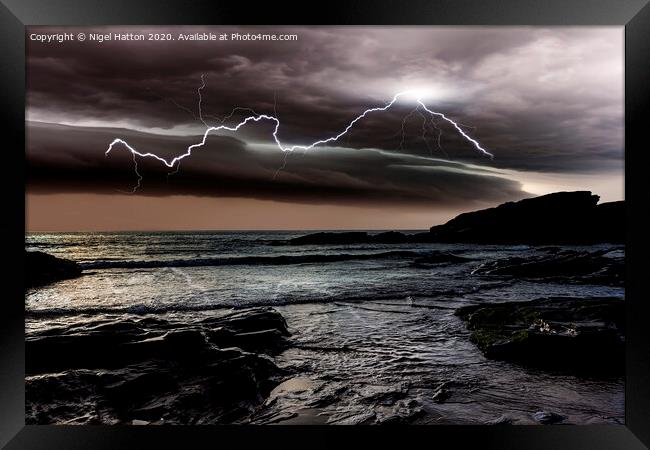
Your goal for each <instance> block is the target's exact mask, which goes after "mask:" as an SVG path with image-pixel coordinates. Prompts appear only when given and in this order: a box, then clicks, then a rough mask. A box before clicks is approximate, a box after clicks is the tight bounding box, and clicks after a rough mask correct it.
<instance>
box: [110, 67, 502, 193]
mask: <svg viewBox="0 0 650 450" xmlns="http://www.w3.org/2000/svg"><path fill="white" fill-rule="evenodd" d="M201 82H202V84H201V86H200V87H199V88H198V90H197V92H198V95H199V119H200V120H201V122H202V123H203V124H204V125H205V126H206V130H205V132H204V133H203V137H202V139H201V141H200V142H197V143H195V144H192V145H190V146H188V147H187V149H186V150H185V152H184V153H182V154H181V155H178V156H176V157H174V158H172V159H169V160H168V159H165V158H163V157H161V156H158V155H156V154H155V153H151V152H140V151H138V150H136V149H135V148H133V147H132V146H131V145H130V144H129V143H128V142H126V141H125V140H123V139H120V138H115V139H114V140H113V141H112V142H111V143H110V145H109V146H108V149H107V150H106V152H105V155H106V156H107V157H108V156H109V154H110V153H111V151H112V150H113V148H115V146H116V145H122V146H124V147H125V148H126V149H128V150H129V151H130V152H131V154H132V155H133V160H134V161H135V163H136V174H137V175H138V185H137V186H136V187H135V188H134V190H133V192H135V191H136V190H137V189H138V187H139V186H140V181H141V180H142V176H141V175H140V173H138V172H137V161H136V156H139V157H141V158H152V159H155V160H157V161H159V162H161V163H162V164H164V165H165V166H167V167H169V168H172V169H173V168H174V165H175V164H176V163H179V162H180V161H182V160H183V159H185V158H187V157H189V156H191V155H192V151H193V150H194V149H197V148H201V147H203V146H204V145H205V143H206V141H207V139H208V136H209V135H210V133H212V132H217V131H230V132H237V131H239V129H240V128H242V127H244V126H245V125H247V124H249V123H257V122H261V121H269V122H273V123H274V124H275V127H274V128H273V133H272V134H271V135H272V137H273V140H274V141H275V143H276V145H277V147H278V148H279V149H280V150H281V151H283V152H293V151H295V150H304V151H307V150H311V149H313V148H314V147H316V146H319V145H323V144H329V143H332V142H336V141H338V140H339V139H340V138H341V137H343V136H345V135H346V134H347V133H348V132H349V131H350V129H352V127H354V125H355V124H356V123H357V122H359V121H360V120H362V119H364V118H365V117H366V116H367V115H368V114H372V113H376V112H382V111H387V110H388V109H390V108H391V107H392V106H393V105H394V104H395V103H397V101H398V100H399V99H400V98H401V97H404V96H406V95H408V94H412V93H413V91H403V92H399V93H397V94H395V96H393V98H392V99H391V100H390V101H389V102H388V103H386V104H385V105H384V106H376V107H372V108H368V109H366V110H365V111H363V112H362V113H361V114H359V115H358V116H357V117H355V118H354V119H352V120H351V121H350V122H349V123H348V125H347V126H346V127H345V128H344V129H343V131H341V132H339V133H338V134H336V135H334V136H331V137H328V138H326V139H320V140H317V141H315V142H312V143H311V144H307V145H298V144H294V145H284V144H283V143H282V142H281V141H280V138H279V137H278V131H279V129H280V120H279V119H278V118H277V117H275V116H271V115H268V114H255V113H253V115H250V116H247V117H245V118H244V119H243V120H242V121H240V122H239V123H238V124H236V125H233V126H229V125H224V124H221V125H217V126H215V125H208V123H206V122H205V120H204V118H203V112H202V109H201V108H202V106H201V103H202V96H201V91H202V90H203V89H204V88H205V77H204V76H201ZM416 103H417V104H418V105H419V106H421V107H422V109H423V110H424V111H426V112H427V113H429V114H430V115H431V116H436V117H439V118H441V119H443V120H445V121H446V122H448V123H450V124H451V125H452V126H453V127H454V128H455V129H456V130H457V131H458V133H460V135H461V136H463V137H464V138H465V139H466V140H467V141H469V142H470V143H471V144H472V145H473V146H474V147H475V148H476V150H478V151H479V152H480V153H481V154H483V155H485V156H489V157H490V158H494V155H493V154H492V153H490V152H488V151H487V150H485V149H484V148H483V147H482V146H481V144H480V143H479V142H478V141H476V140H475V139H473V138H472V137H470V136H469V135H467V133H465V132H464V131H463V129H462V128H460V126H459V125H458V124H457V123H456V122H454V121H453V120H452V119H450V118H449V117H447V116H446V115H445V114H443V113H441V112H437V111H433V110H431V109H429V108H428V107H427V106H426V104H425V103H424V102H423V101H422V99H421V98H419V97H418V98H417V99H416ZM233 113H234V111H233ZM231 115H232V113H231ZM224 120H225V118H224ZM176 171H178V169H176Z"/></svg>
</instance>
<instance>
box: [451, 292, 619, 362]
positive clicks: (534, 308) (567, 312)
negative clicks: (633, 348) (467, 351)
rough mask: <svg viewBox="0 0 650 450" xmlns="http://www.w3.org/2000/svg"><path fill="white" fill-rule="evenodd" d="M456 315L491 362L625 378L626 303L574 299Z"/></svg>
mask: <svg viewBox="0 0 650 450" xmlns="http://www.w3.org/2000/svg"><path fill="white" fill-rule="evenodd" d="M456 315H458V316H459V317H461V319H463V320H464V321H466V322H467V327H468V329H470V330H472V334H471V336H470V339H471V340H472V342H474V343H475V344H476V345H477V346H478V347H479V348H480V349H481V350H482V351H483V353H484V354H485V356H486V357H488V358H491V359H497V360H505V361H513V362H517V363H520V364H524V365H528V366H534V367H540V368H546V369H553V370H561V371H570V372H573V373H586V374H594V375H595V374H606V373H622V371H623V369H624V356H625V352H624V349H625V343H624V324H625V308H624V301H623V300H622V299H620V298H609V297H605V298H587V299H577V298H570V297H568V298H567V297H559V298H547V299H538V300H533V301H528V302H509V303H495V304H488V305H472V306H466V307H463V308H459V309H458V310H456Z"/></svg>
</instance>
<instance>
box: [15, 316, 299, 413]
mask: <svg viewBox="0 0 650 450" xmlns="http://www.w3.org/2000/svg"><path fill="white" fill-rule="evenodd" d="M214 327H217V328H218V329H220V330H228V332H229V333H231V334H230V335H229V340H228V341H227V342H220V341H219V339H213V336H212V335H211V333H213V332H214V331H215V328H214ZM288 334H289V332H288V330H287V328H286V323H285V322H284V319H283V318H282V316H281V315H279V313H277V312H276V311H275V310H272V309H270V308H259V309H251V310H246V311H239V312H236V313H233V314H230V315H227V316H224V317H219V318H214V319H205V320H201V321H196V322H192V323H173V322H168V321H165V320H161V319H157V320H144V319H143V320H122V321H106V320H104V321H99V323H86V324H84V325H73V326H69V327H61V328H60V329H58V330H50V331H48V332H47V333H40V334H39V333H36V334H35V335H33V336H30V337H29V338H28V339H27V340H26V369H27V373H28V376H27V377H26V397H27V403H26V407H27V420H28V423H33V424H45V423H64V422H70V421H72V422H70V423H88V424H89V423H103V424H108V423H111V424H112V423H132V422H133V421H134V420H139V421H148V422H151V423H169V424H175V423H178V424H200V423H231V422H233V421H236V420H240V419H241V418H242V417H245V416H246V415H248V414H251V413H252V412H253V411H254V410H255V409H256V408H257V407H258V406H259V405H261V404H262V403H263V402H264V399H265V398H267V397H268V395H269V394H270V392H271V390H272V389H273V388H274V387H275V386H277V385H278V384H280V383H281V382H282V381H283V380H284V379H285V378H287V376H288V372H287V371H286V370H283V369H280V368H278V367H277V366H276V365H275V363H274V362H273V360H272V359H271V358H270V357H269V356H267V355H265V354H264V353H265V350H264V349H265V348H267V347H269V346H271V347H274V348H278V346H280V344H279V343H275V344H273V343H272V341H273V340H274V339H278V340H282V345H287V343H288V341H286V336H287V335H288ZM233 342H240V343H241V342H243V343H245V344H246V345H245V346H248V347H250V348H253V347H254V348H256V349H262V350H259V352H258V353H251V352H249V351H245V350H243V349H242V348H241V347H244V345H242V346H241V347H240V346H237V347H235V346H231V345H230V344H232V343H233Z"/></svg>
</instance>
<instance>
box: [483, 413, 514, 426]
mask: <svg viewBox="0 0 650 450" xmlns="http://www.w3.org/2000/svg"><path fill="white" fill-rule="evenodd" d="M513 422H514V420H513V418H512V417H510V416H507V415H505V414H504V415H501V416H499V417H497V418H496V419H494V420H489V421H487V422H485V424H486V425H511V424H512V423H513Z"/></svg>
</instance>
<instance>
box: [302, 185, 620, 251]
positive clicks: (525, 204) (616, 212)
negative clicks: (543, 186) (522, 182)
mask: <svg viewBox="0 0 650 450" xmlns="http://www.w3.org/2000/svg"><path fill="white" fill-rule="evenodd" d="M599 200H600V197H599V196H598V195H594V194H592V193H591V192H590V191H575V192H555V193H552V194H547V195H542V196H540V197H533V198H527V199H524V200H520V201H518V202H507V203H503V204H501V205H499V206H497V207H495V208H488V209H482V210H479V211H472V212H467V213H463V214H460V215H458V216H456V217H455V218H453V219H451V220H450V221H449V222H447V223H445V224H443V225H436V226H432V227H431V228H430V229H429V232H424V233H416V234H405V233H400V232H396V231H389V232H384V233H379V234H368V233H365V232H343V233H330V232H322V233H313V234H308V235H305V236H300V237H297V238H295V239H291V240H290V241H289V243H290V244H291V245H346V244H364V243H376V244H404V243H420V242H430V243H435V242H445V243H476V244H533V245H536V244H542V245H544V244H546V245H547V244H597V243H611V244H617V243H623V242H624V238H625V202H624V201H618V202H609V203H601V204H598V201H599Z"/></svg>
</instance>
